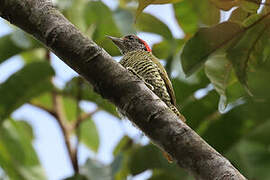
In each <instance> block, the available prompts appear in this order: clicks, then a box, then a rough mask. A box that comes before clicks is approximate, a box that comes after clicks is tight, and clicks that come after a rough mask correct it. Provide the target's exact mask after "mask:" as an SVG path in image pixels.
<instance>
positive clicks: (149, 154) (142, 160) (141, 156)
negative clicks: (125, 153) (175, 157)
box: [129, 144, 172, 175]
mask: <svg viewBox="0 0 270 180" xmlns="http://www.w3.org/2000/svg"><path fill="white" fill-rule="evenodd" d="M170 166H172V165H170V164H169V163H168V162H167V160H166V158H165V157H164V156H163V155H162V152H161V150H160V149H158V148H157V147H155V146H154V145H152V144H150V145H146V146H143V147H141V148H137V149H135V151H134V152H133V153H132V155H131V158H130V160H129V168H130V173H131V174H132V175H137V174H140V173H142V172H144V171H145V170H148V169H157V168H169V167H170Z"/></svg>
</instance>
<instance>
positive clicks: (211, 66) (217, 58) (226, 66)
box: [205, 52, 232, 112]
mask: <svg viewBox="0 0 270 180" xmlns="http://www.w3.org/2000/svg"><path fill="white" fill-rule="evenodd" d="M205 73H206V75H207V77H208V78H209V79H210V81H211V83H212V84H213V85H214V88H215V89H216V91H217V92H218V93H219V95H220V100H219V111H220V112H224V110H225V108H226V105H227V94H226V89H227V86H228V84H229V82H230V80H231V78H230V77H231V73H232V64H231V63H230V61H228V60H227V59H226V54H225V53H224V52H222V53H219V54H217V53H216V54H215V55H213V56H211V57H210V58H209V60H208V61H206V63H205Z"/></svg>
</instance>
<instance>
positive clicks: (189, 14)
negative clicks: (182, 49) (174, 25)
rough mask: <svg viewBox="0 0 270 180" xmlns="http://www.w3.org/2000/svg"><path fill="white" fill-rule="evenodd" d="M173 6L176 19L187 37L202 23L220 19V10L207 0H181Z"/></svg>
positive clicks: (215, 22)
mask: <svg viewBox="0 0 270 180" xmlns="http://www.w3.org/2000/svg"><path fill="white" fill-rule="evenodd" d="M173 7H174V14H175V17H176V20H177V22H178V24H179V25H180V27H181V28H182V29H183V31H184V32H185V33H186V35H187V36H188V37H189V36H190V35H192V34H193V33H195V32H196V31H197V29H198V28H199V26H201V25H202V24H205V25H214V24H217V23H218V22H219V20H220V11H219V10H218V9H217V8H216V7H215V6H214V5H213V4H212V3H210V2H209V0H202V1H200V3H198V1H196V0H183V1H181V2H179V3H176V4H174V5H173Z"/></svg>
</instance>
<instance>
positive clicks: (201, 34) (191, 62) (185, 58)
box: [181, 22, 242, 76]
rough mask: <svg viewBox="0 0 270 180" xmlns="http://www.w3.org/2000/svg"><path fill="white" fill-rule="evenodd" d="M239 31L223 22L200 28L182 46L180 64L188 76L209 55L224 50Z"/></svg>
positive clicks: (232, 25)
mask: <svg viewBox="0 0 270 180" xmlns="http://www.w3.org/2000/svg"><path fill="white" fill-rule="evenodd" d="M240 32H242V31H241V27H240V25H238V24H236V23H232V22H224V23H221V24H218V25H216V26H213V27H210V28H201V29H199V31H198V32H197V33H196V34H195V35H194V37H192V38H191V39H190V40H189V41H188V42H187V43H186V45H185V46H184V49H183V52H182V54H181V62H182V67H183V70H184V72H185V73H186V74H187V75H188V76H189V75H190V74H192V73H193V72H195V71H196V70H197V69H198V68H200V67H201V66H202V65H203V63H204V62H205V61H206V60H207V59H208V57H209V55H211V54H212V53H214V52H216V51H217V50H219V49H221V48H224V47H225V46H226V45H227V44H228V43H229V42H230V41H231V40H233V39H234V38H235V37H236V36H237V35H238V34H239V33H240Z"/></svg>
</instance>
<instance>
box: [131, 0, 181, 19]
mask: <svg viewBox="0 0 270 180" xmlns="http://www.w3.org/2000/svg"><path fill="white" fill-rule="evenodd" d="M179 1H182V0H148V1H145V0H138V2H139V6H138V8H137V11H136V19H137V18H138V16H139V15H140V14H141V13H142V11H143V10H144V8H146V7H147V6H149V5H150V4H168V3H176V2H179Z"/></svg>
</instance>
